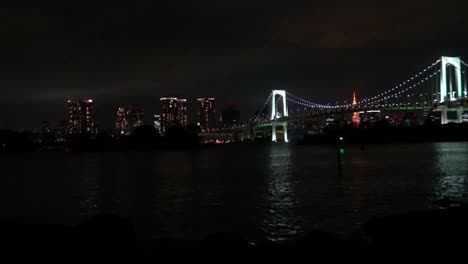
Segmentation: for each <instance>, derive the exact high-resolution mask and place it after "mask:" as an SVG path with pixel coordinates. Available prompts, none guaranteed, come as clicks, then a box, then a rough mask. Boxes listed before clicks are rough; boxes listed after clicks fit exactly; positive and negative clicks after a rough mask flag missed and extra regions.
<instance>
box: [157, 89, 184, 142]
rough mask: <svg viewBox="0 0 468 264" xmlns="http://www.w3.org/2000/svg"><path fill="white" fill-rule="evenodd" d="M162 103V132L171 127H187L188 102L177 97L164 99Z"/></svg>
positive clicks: (161, 100) (161, 99)
mask: <svg viewBox="0 0 468 264" xmlns="http://www.w3.org/2000/svg"><path fill="white" fill-rule="evenodd" d="M159 100H160V102H161V112H160V118H161V130H160V131H161V132H162V133H165V132H166V129H167V128H168V127H169V126H171V125H180V126H182V127H185V126H187V100H186V99H178V98H176V97H163V98H160V99H159Z"/></svg>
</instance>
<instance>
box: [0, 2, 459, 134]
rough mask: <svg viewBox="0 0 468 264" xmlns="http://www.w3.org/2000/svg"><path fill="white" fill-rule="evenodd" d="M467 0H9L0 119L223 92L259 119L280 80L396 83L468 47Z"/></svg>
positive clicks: (343, 93) (301, 89)
mask: <svg viewBox="0 0 468 264" xmlns="http://www.w3.org/2000/svg"><path fill="white" fill-rule="evenodd" d="M465 10H467V4H466V3H465V2H464V1H437V2H436V1H433V2H431V1H420V0H416V1H385V2H383V1H367V0H364V1H358V2H356V1H341V2H340V1H333V0H331V1H292V0H289V1H228V0H225V1H105V2H104V1H10V2H9V3H6V4H4V6H2V9H1V10H0V15H1V17H2V23H0V33H1V34H2V41H1V42H0V55H1V58H2V63H1V68H0V69H1V73H0V86H1V87H2V88H1V89H2V91H4V93H3V97H2V98H1V99H0V100H1V104H0V105H1V106H0V111H2V112H3V111H8V112H10V113H15V114H14V115H7V116H6V117H5V118H4V119H3V120H1V122H0V127H13V128H23V127H24V128H31V127H34V126H36V125H37V124H38V123H39V121H40V120H42V119H50V120H52V121H57V120H59V119H61V118H64V116H65V110H64V108H65V102H66V100H67V99H68V98H79V97H92V98H94V99H95V100H96V109H97V111H98V117H99V118H100V119H101V120H102V121H103V123H104V124H105V125H110V120H112V111H113V108H114V107H115V106H116V105H118V104H122V103H133V104H140V105H142V106H143V107H144V108H146V109H147V111H146V112H147V113H153V112H156V111H157V110H158V103H159V102H158V98H159V97H160V96H168V95H176V96H181V97H182V96H184V97H188V98H189V99H193V98H196V97H198V96H204V95H209V96H216V97H217V98H218V101H219V105H220V107H221V106H222V105H223V104H227V103H235V104H237V105H238V106H239V107H240V108H241V109H242V112H243V116H244V118H245V117H248V116H249V114H250V113H251V112H253V111H254V110H255V109H256V108H257V107H259V106H261V104H263V102H264V99H265V97H266V95H267V94H268V93H269V90H271V89H273V88H284V89H288V90H290V91H293V92H294V93H296V94H298V95H301V96H305V97H308V98H313V99H316V100H319V101H325V102H326V101H334V100H336V99H337V98H339V99H343V100H344V99H348V97H349V95H350V94H351V92H352V90H357V91H358V95H368V94H372V93H373V92H375V91H376V90H381V89H386V88H387V87H390V86H392V85H393V84H395V83H396V82H398V81H399V80H401V79H403V78H405V77H407V76H408V75H410V74H411V73H412V72H414V71H417V70H419V69H420V68H421V67H424V66H425V65H426V64H429V63H431V62H432V61H434V60H436V59H437V57H439V56H441V55H457V56H465V55H467V50H466V47H467V44H468V37H467V36H468V35H467V34H466V33H467V32H466V31H467V28H468V27H467V26H468V23H467V19H466V17H467V16H466V12H465Z"/></svg>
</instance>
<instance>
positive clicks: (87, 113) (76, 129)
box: [67, 99, 97, 134]
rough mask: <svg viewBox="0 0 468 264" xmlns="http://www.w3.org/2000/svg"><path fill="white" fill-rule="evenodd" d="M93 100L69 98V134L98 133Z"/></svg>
mask: <svg viewBox="0 0 468 264" xmlns="http://www.w3.org/2000/svg"><path fill="white" fill-rule="evenodd" d="M96 133H97V127H96V123H95V120H94V107H93V100H91V99H85V100H81V101H79V102H75V101H71V100H68V120H67V134H96Z"/></svg>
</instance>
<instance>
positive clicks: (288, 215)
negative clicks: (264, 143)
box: [263, 145, 301, 241]
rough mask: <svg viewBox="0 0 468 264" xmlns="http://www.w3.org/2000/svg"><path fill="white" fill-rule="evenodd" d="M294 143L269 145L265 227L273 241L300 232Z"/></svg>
mask: <svg viewBox="0 0 468 264" xmlns="http://www.w3.org/2000/svg"><path fill="white" fill-rule="evenodd" d="M291 156H292V153H291V146H290V145H282V146H275V147H271V148H270V153H269V160H268V171H269V176H268V178H267V186H268V187H267V189H268V192H267V193H266V200H267V201H266V207H267V208H266V209H267V214H266V216H265V220H264V227H263V230H264V231H265V232H266V233H267V239H269V240H271V241H281V240H287V239H289V238H291V237H294V236H296V235H298V233H300V232H301V226H300V221H299V217H298V215H297V212H296V193H295V190H294V188H295V185H296V183H295V182H294V180H293V167H294V166H293V162H294V161H293V160H292V157H291Z"/></svg>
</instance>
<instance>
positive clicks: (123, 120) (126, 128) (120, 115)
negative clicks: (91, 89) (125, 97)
mask: <svg viewBox="0 0 468 264" xmlns="http://www.w3.org/2000/svg"><path fill="white" fill-rule="evenodd" d="M143 117H144V111H143V109H138V108H134V107H132V106H128V107H118V108H117V111H116V113H115V124H114V128H115V132H116V134H118V135H125V134H130V133H131V132H132V131H133V129H135V128H137V127H139V126H142V125H143Z"/></svg>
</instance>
